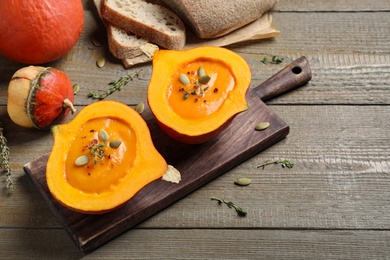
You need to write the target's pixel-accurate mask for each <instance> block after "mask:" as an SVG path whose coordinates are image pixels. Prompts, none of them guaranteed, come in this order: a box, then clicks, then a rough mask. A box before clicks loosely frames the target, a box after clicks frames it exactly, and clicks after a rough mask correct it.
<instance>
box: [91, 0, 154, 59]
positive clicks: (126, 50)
mask: <svg viewBox="0 0 390 260" xmlns="http://www.w3.org/2000/svg"><path fill="white" fill-rule="evenodd" d="M102 1H103V0H93V2H94V4H95V7H96V9H97V11H98V14H99V17H100V18H101V19H102V21H103V23H104V24H105V26H106V29H107V39H108V48H109V50H110V52H111V54H112V55H113V56H114V57H116V58H118V59H121V60H123V59H133V58H135V57H139V56H145V55H144V54H145V53H144V51H143V50H142V46H145V45H146V44H148V41H147V40H146V39H144V38H142V37H140V36H137V35H135V34H133V33H130V32H126V31H125V30H123V29H121V28H118V27H115V26H113V25H111V24H110V23H107V22H106V21H104V20H103V18H102V16H101V14H100V11H101V6H102ZM155 48H158V47H157V46H155ZM145 59H149V57H146V56H145Z"/></svg>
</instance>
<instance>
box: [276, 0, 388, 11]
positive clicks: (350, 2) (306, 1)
mask: <svg viewBox="0 0 390 260" xmlns="http://www.w3.org/2000/svg"><path fill="white" fill-rule="evenodd" d="M273 10H274V11H282V12H365V11H378V12H386V11H390V2H389V1H387V0H378V1H366V0H346V1H339V0H328V1H321V0H279V2H278V3H277V4H276V5H275V6H274V8H273Z"/></svg>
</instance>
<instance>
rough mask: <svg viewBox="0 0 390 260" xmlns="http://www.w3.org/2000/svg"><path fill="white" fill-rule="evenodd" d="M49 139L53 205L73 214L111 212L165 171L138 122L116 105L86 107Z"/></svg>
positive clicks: (129, 111)
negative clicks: (74, 212) (55, 203)
mask: <svg viewBox="0 0 390 260" xmlns="http://www.w3.org/2000/svg"><path fill="white" fill-rule="evenodd" d="M52 133H53V136H54V145H53V149H52V152H51V153H50V156H49V160H48V162H47V170H46V180H47V185H48V187H49V190H50V192H51V194H52V195H53V197H54V198H55V199H56V200H57V201H58V202H60V203H61V204H62V205H64V206H66V207H68V208H69V209H71V210H74V211H77V212H82V213H90V214H99V213H105V212H107V211H111V210H113V209H115V208H117V207H119V206H121V205H123V204H124V203H125V202H126V201H128V200H130V199H131V198H132V197H133V196H134V195H135V194H136V193H137V192H138V191H139V190H141V189H142V188H143V187H144V186H146V185H147V184H149V183H151V182H152V181H154V180H156V179H158V178H160V177H161V176H162V175H163V174H164V173H165V171H166V170H167V164H166V162H165V160H164V158H163V157H162V156H161V155H160V154H159V153H158V151H157V150H156V149H155V147H154V145H153V143H152V140H151V137H150V133H149V129H148V127H147V125H146V123H145V121H144V120H143V118H142V117H141V116H140V115H139V114H138V113H137V112H136V111H135V110H134V109H132V108H130V107H128V106H127V105H125V104H122V103H120V102H116V101H99V102H96V103H93V104H91V105H88V106H86V107H85V108H83V109H82V110H81V111H80V113H79V114H78V115H77V116H76V117H75V118H74V119H73V120H72V121H71V122H69V123H67V124H61V125H56V126H53V127H52Z"/></svg>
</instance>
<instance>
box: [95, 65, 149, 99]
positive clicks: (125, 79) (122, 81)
mask: <svg viewBox="0 0 390 260" xmlns="http://www.w3.org/2000/svg"><path fill="white" fill-rule="evenodd" d="M141 70H142V69H140V70H137V71H135V72H133V73H130V74H127V75H124V76H122V77H120V78H119V79H118V80H112V81H110V83H108V85H110V86H111V87H110V88H109V89H107V91H106V92H105V93H102V94H98V93H96V92H89V93H88V97H90V98H93V99H100V100H101V99H105V98H106V97H107V96H108V95H111V94H112V93H114V92H115V91H121V90H122V88H123V87H124V86H125V85H126V84H127V83H129V81H132V80H133V79H134V78H138V76H139V72H140V71H141Z"/></svg>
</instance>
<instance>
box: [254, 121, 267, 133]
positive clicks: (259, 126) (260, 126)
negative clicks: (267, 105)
mask: <svg viewBox="0 0 390 260" xmlns="http://www.w3.org/2000/svg"><path fill="white" fill-rule="evenodd" d="M269 126H270V124H269V123H268V122H260V123H258V124H257V125H256V127H255V130H257V131H262V130H265V129H267V128H268V127H269Z"/></svg>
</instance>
